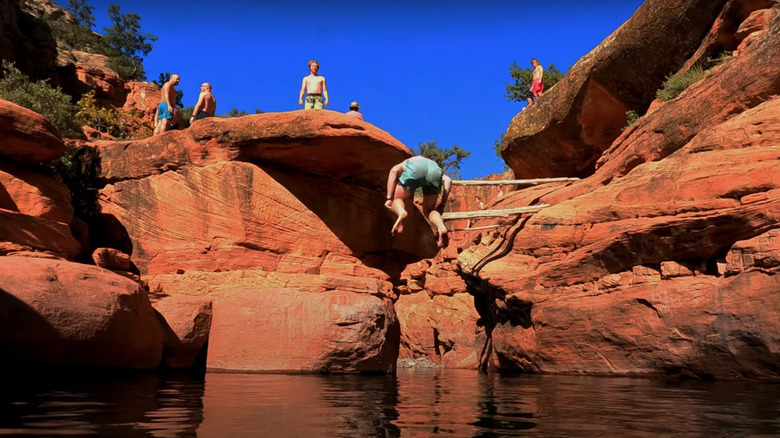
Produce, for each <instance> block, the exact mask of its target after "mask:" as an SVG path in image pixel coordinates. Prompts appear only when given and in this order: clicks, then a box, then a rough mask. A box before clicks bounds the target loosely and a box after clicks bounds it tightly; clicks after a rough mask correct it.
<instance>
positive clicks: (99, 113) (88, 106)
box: [76, 90, 127, 137]
mask: <svg viewBox="0 0 780 438" xmlns="http://www.w3.org/2000/svg"><path fill="white" fill-rule="evenodd" d="M76 106H77V107H78V112H77V113H76V116H77V117H78V118H79V119H80V121H81V122H82V123H83V124H85V125H89V126H90V127H92V128H94V129H97V130H98V131H100V132H105V133H106V134H110V135H113V136H114V137H127V128H126V126H125V125H126V123H125V120H124V117H123V116H122V114H121V113H120V112H119V111H117V110H115V109H113V108H102V107H100V106H98V104H97V101H96V100H95V90H92V91H90V92H89V93H87V94H85V95H84V96H82V97H81V99H80V100H79V101H78V103H77V104H76Z"/></svg>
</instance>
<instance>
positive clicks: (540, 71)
mask: <svg viewBox="0 0 780 438" xmlns="http://www.w3.org/2000/svg"><path fill="white" fill-rule="evenodd" d="M531 65H532V66H533V68H534V74H533V82H532V83H531V94H533V95H534V99H537V98H538V97H539V96H541V95H542V94H544V67H542V64H539V60H538V59H536V58H534V59H532V60H531Z"/></svg>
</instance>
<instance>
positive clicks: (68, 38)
mask: <svg viewBox="0 0 780 438" xmlns="http://www.w3.org/2000/svg"><path fill="white" fill-rule="evenodd" d="M46 23H47V24H48V25H49V28H50V29H51V32H52V35H54V39H55V40H57V41H58V42H59V43H62V44H63V45H64V46H65V47H67V48H69V49H71V50H80V51H82V52H90V53H102V54H105V53H106V47H105V44H103V42H102V41H101V39H100V38H101V37H100V36H99V35H97V34H95V33H94V32H92V30H90V29H88V28H86V27H83V26H79V25H76V24H73V23H70V22H67V21H61V20H46Z"/></svg>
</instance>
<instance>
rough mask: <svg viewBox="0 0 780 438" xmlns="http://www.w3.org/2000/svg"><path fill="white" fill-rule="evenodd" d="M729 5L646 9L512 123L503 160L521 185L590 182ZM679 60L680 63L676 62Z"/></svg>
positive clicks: (691, 1) (692, 3)
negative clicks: (526, 181) (630, 118)
mask: <svg viewBox="0 0 780 438" xmlns="http://www.w3.org/2000/svg"><path fill="white" fill-rule="evenodd" d="M724 3H726V0H717V1H711V0H686V1H667V0H653V1H646V2H645V3H644V4H643V5H642V6H641V7H640V8H639V9H638V10H637V11H636V12H635V13H634V15H633V16H632V17H631V18H630V19H629V20H628V21H627V22H626V23H624V24H623V25H622V26H621V27H620V28H618V29H617V30H616V31H615V32H613V34H612V35H610V36H609V37H607V39H605V40H604V41H603V42H602V43H601V44H599V45H598V46H597V47H596V48H595V49H594V50H592V51H591V52H590V53H589V54H587V55H585V56H584V57H582V58H581V59H580V60H579V61H578V62H577V63H576V64H575V65H574V66H573V67H572V68H571V70H570V71H569V73H568V74H567V75H566V77H565V78H563V79H562V80H561V81H560V82H559V83H557V84H556V85H555V86H554V87H552V88H550V89H549V90H548V91H546V92H545V94H544V96H542V97H541V98H540V99H539V100H538V101H536V102H535V103H534V104H533V105H531V106H530V107H529V108H528V109H527V110H525V111H521V112H520V113H518V115H517V116H515V118H514V119H513V120H512V123H511V124H510V125H509V128H508V129H507V132H506V135H505V137H504V145H503V148H502V151H501V155H502V156H503V157H504V159H505V160H506V162H507V164H509V165H510V166H511V167H512V170H514V172H515V175H517V177H518V178H535V177H552V176H570V177H575V176H576V177H585V176H588V175H590V174H591V173H593V166H594V164H595V162H596V160H597V159H598V157H599V156H600V155H601V153H602V152H603V151H604V150H606V149H607V148H608V147H609V146H610V144H611V143H612V141H613V140H614V139H615V138H617V137H618V135H620V129H621V128H622V127H623V126H625V124H626V114H625V113H626V111H628V110H637V111H639V112H643V111H644V109H646V108H647V106H648V105H649V104H650V102H651V101H652V100H653V98H654V97H655V90H657V89H658V88H660V86H661V84H662V83H663V81H664V79H665V76H666V75H668V74H670V73H672V72H674V71H675V70H677V69H678V68H679V67H680V66H681V65H682V63H683V62H684V61H685V60H686V59H688V57H689V56H690V55H691V54H692V53H693V52H694V50H696V48H697V47H698V46H699V44H700V42H701V40H702V37H703V36H704V35H705V34H706V32H707V31H708V29H709V28H710V26H711V24H712V22H713V20H714V19H715V17H716V16H717V14H718V13H719V12H720V10H721V8H722V6H723V4H724ZM670 54H673V55H674V56H670Z"/></svg>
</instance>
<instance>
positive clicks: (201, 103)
mask: <svg viewBox="0 0 780 438" xmlns="http://www.w3.org/2000/svg"><path fill="white" fill-rule="evenodd" d="M205 97H206V93H204V92H202V91H201V93H200V95H198V103H196V104H195V108H193V109H192V117H190V120H193V119H194V118H195V116H197V115H198V113H199V112H200V111H201V110H202V109H203V107H204V106H205V104H206V101H205Z"/></svg>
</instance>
